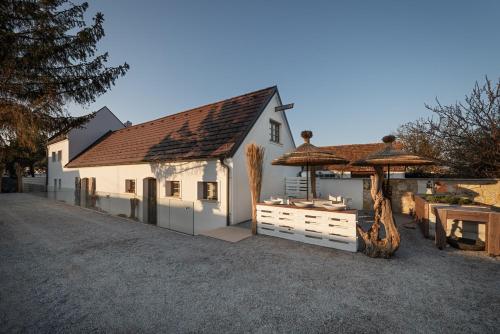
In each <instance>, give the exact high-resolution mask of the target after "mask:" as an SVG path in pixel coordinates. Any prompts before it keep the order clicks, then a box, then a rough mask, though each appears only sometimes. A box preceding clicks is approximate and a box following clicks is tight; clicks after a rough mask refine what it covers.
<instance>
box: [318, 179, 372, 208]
mask: <svg viewBox="0 0 500 334" xmlns="http://www.w3.org/2000/svg"><path fill="white" fill-rule="evenodd" d="M319 193H320V194H319V196H320V197H321V198H325V199H328V196H329V195H332V196H342V197H346V198H350V199H351V202H350V204H349V205H350V206H351V208H353V209H358V210H362V209H363V179H356V178H352V179H351V178H349V179H319Z"/></svg>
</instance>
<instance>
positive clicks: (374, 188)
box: [357, 166, 401, 258]
mask: <svg viewBox="0 0 500 334" xmlns="http://www.w3.org/2000/svg"><path fill="white" fill-rule="evenodd" d="M374 168H375V175H372V176H371V190H370V194H371V196H372V199H373V202H374V204H373V210H374V213H375V217H374V223H373V225H372V226H371V227H370V229H369V230H368V231H364V230H363V228H362V227H361V226H359V225H358V226H357V230H358V233H359V235H360V237H361V238H362V239H363V241H364V248H363V250H362V252H363V253H365V254H366V255H368V256H370V257H382V258H390V257H391V256H392V255H393V254H394V253H395V252H396V251H397V250H398V248H399V244H400V242H401V237H400V235H399V231H398V229H397V227H396V224H395V223H394V216H393V214H392V206H391V201H390V199H389V198H387V197H386V196H385V194H384V190H383V184H384V169H383V167H382V166H374ZM381 225H382V226H383V227H384V229H385V237H384V238H383V239H380V227H381Z"/></svg>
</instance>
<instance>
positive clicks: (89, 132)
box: [68, 107, 125, 160]
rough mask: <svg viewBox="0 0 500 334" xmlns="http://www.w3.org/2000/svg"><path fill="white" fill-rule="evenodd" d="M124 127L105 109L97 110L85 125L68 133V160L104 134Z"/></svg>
mask: <svg viewBox="0 0 500 334" xmlns="http://www.w3.org/2000/svg"><path fill="white" fill-rule="evenodd" d="M124 127H125V126H124V125H123V123H122V122H121V121H120V120H119V119H118V118H116V116H115V115H113V113H112V112H111V111H110V110H109V109H108V108H107V107H103V108H101V109H99V111H97V113H96V115H95V116H94V118H92V119H91V120H89V121H88V122H87V123H85V124H84V125H83V126H82V127H81V128H75V129H72V130H71V131H69V133H68V139H69V141H70V146H69V159H70V160H71V159H73V158H74V157H75V156H76V155H77V154H79V153H80V152H82V151H83V150H84V149H86V148H87V147H89V146H90V145H91V144H93V143H94V142H95V141H96V140H97V139H99V138H100V137H102V136H103V135H104V134H105V133H106V132H108V131H110V130H111V131H114V130H118V129H122V128H124Z"/></svg>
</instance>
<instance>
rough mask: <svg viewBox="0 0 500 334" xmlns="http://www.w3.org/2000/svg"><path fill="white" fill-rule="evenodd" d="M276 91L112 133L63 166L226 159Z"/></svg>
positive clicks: (227, 101)
mask: <svg viewBox="0 0 500 334" xmlns="http://www.w3.org/2000/svg"><path fill="white" fill-rule="evenodd" d="M276 92H277V88H276V86H274V87H269V88H266V89H262V90H259V91H255V92H252V93H248V94H245V95H241V96H237V97H233V98H230V99H227V100H223V101H219V102H215V103H212V104H208V105H205V106H201V107H198V108H194V109H191V110H187V111H184V112H181V113H178V114H174V115H170V116H166V117H163V118H159V119H156V120H153V121H150V122H146V123H142V124H138V125H135V126H131V127H128V128H125V129H120V130H117V131H114V132H112V133H110V134H109V135H107V136H105V137H104V138H101V140H98V141H97V142H96V143H94V144H93V145H92V146H90V147H89V148H88V149H86V150H85V151H84V152H82V153H81V154H80V155H78V156H77V157H75V158H74V159H73V160H72V161H70V162H69V163H68V164H67V165H66V166H67V167H90V166H105V165H121V164H133V163H143V162H154V161H187V160H199V159H213V158H221V157H230V156H232V155H233V154H234V152H235V151H236V149H237V148H238V146H239V145H240V143H241V142H242V141H243V139H244V138H245V136H246V135H247V133H248V131H250V129H251V127H252V126H253V124H254V123H255V121H256V120H257V118H258V117H259V116H260V114H261V113H262V111H263V109H264V108H265V106H266V105H267V104H268V103H269V101H270V99H271V97H272V96H273V95H274V94H275V93H276Z"/></svg>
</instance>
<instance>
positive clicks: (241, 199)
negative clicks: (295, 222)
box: [230, 94, 300, 224]
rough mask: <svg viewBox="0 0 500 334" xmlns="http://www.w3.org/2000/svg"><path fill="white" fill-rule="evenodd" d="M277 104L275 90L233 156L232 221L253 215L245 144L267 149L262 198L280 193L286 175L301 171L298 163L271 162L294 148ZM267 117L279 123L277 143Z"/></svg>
mask: <svg viewBox="0 0 500 334" xmlns="http://www.w3.org/2000/svg"><path fill="white" fill-rule="evenodd" d="M278 105H281V102H280V100H279V98H278V95H277V94H275V95H274V96H273V97H272V99H271V101H270V102H269V104H268V105H267V106H266V108H265V110H264V111H263V112H262V114H261V116H260V117H259V119H258V120H257V122H256V123H255V125H254V127H253V128H252V129H251V130H250V132H249V133H248V135H247V137H246V138H245V140H244V141H243V143H242V145H241V146H240V147H239V148H238V150H237V151H236V153H235V155H234V156H233V159H232V163H233V169H232V173H233V175H232V177H231V183H232V184H231V190H230V193H231V194H230V196H231V212H232V217H231V224H236V223H240V222H242V221H246V220H249V219H251V217H252V208H251V199H250V189H249V185H248V175H247V168H246V157H245V147H246V145H248V144H250V143H256V144H257V145H261V146H263V147H265V149H266V152H265V155H264V163H263V173H264V175H263V180H262V190H261V200H262V199H265V198H269V197H270V196H271V195H280V196H283V195H284V193H285V177H287V176H296V175H297V173H298V172H299V171H300V168H298V167H286V166H272V165H271V161H272V160H273V159H275V158H277V157H279V156H281V155H283V154H285V153H286V152H289V151H291V150H293V149H295V144H294V142H293V137H292V134H291V133H290V129H289V128H288V126H287V123H286V121H285V117H284V112H283V111H278V112H276V111H274V108H275V107H276V106H278ZM270 119H273V120H275V121H277V122H279V123H281V131H280V132H281V133H280V141H281V143H280V144H276V143H273V142H271V140H270V139H271V137H270V124H269V121H270Z"/></svg>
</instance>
